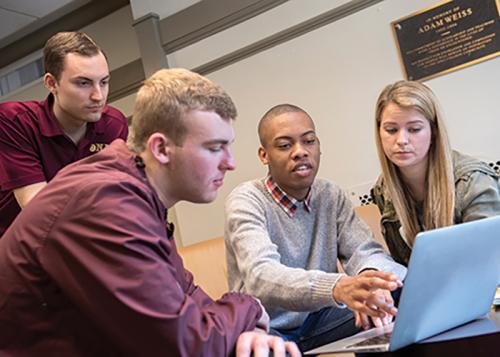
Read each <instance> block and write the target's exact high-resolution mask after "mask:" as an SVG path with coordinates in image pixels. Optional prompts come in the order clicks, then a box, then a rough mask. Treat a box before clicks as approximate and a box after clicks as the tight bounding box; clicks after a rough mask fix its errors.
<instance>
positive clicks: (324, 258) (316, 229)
mask: <svg viewBox="0 0 500 357" xmlns="http://www.w3.org/2000/svg"><path fill="white" fill-rule="evenodd" d="M225 240H226V250H227V265H228V282H229V288H230V289H231V290H235V291H238V292H245V293H247V294H250V295H253V296H255V297H257V298H259V299H260V300H261V301H262V303H263V304H264V306H265V307H266V309H267V311H268V312H269V315H270V317H271V327H273V328H279V329H291V328H295V327H298V326H300V325H301V324H302V323H303V322H304V320H305V319H306V317H307V315H308V313H309V312H313V311H316V310H319V309H321V308H323V307H326V306H332V305H333V306H335V305H336V304H335V301H334V300H333V297H332V289H333V287H334V285H335V284H336V282H337V280H338V279H339V278H340V277H341V276H342V274H339V273H338V271H337V258H338V259H339V260H340V262H341V263H342V266H343V268H344V270H345V271H346V273H347V274H349V275H356V274H358V273H359V272H361V271H362V270H364V269H367V268H375V269H377V270H381V271H392V272H394V273H396V275H397V276H398V277H399V278H400V279H402V278H403V277H404V275H405V274H406V269H405V268H404V267H403V266H401V265H399V264H397V263H395V262H394V261H393V260H392V258H390V257H388V256H387V255H386V254H385V253H384V251H383V249H382V248H381V246H380V245H379V244H378V243H376V242H375V241H374V240H373V238H372V233H371V231H370V229H369V228H368V226H367V225H366V224H365V223H363V222H362V221H361V220H360V219H359V218H358V217H357V216H356V215H355V213H354V210H353V207H352V205H351V202H350V201H349V200H348V199H347V197H346V196H345V194H344V192H343V191H342V190H341V189H340V188H339V187H338V186H337V185H335V184H333V183H331V182H329V181H327V180H323V179H316V180H315V181H314V184H313V186H312V191H311V212H307V211H306V210H305V209H304V207H303V203H300V206H299V208H298V209H297V211H296V213H295V216H293V217H290V216H289V215H288V214H287V213H286V212H285V211H284V210H283V209H282V208H281V206H279V205H278V204H277V203H276V201H274V199H273V198H272V197H271V195H270V194H269V192H268V191H267V190H266V188H265V186H264V179H259V180H254V181H249V182H245V183H243V184H241V185H239V186H238V187H236V188H235V189H234V190H233V192H232V193H231V194H230V195H229V197H228V199H227V201H226V225H225Z"/></svg>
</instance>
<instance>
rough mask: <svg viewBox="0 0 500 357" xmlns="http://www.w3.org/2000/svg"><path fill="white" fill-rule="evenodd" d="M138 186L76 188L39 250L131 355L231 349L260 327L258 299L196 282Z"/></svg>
mask: <svg viewBox="0 0 500 357" xmlns="http://www.w3.org/2000/svg"><path fill="white" fill-rule="evenodd" d="M137 186H138V184H127V183H123V184H121V185H116V184H113V185H112V186H110V187H111V188H107V189H102V188H99V187H93V185H91V184H89V188H88V189H85V188H83V189H79V190H77V193H76V194H75V195H74V196H73V197H72V199H70V200H69V202H68V204H67V205H66V207H65V209H64V210H63V213H61V215H60V216H59V217H58V218H57V219H56V221H55V222H54V224H53V228H52V229H51V231H52V232H53V233H52V234H51V236H50V238H48V239H47V242H46V243H45V245H44V247H43V249H42V250H41V251H40V252H38V254H39V259H40V261H41V264H42V265H43V267H44V269H46V271H47V272H48V273H49V274H50V276H51V277H52V278H53V279H54V280H55V281H56V282H57V284H58V286H59V287H60V288H61V290H62V292H63V293H64V294H65V295H66V296H68V297H69V299H70V300H71V301H72V303H73V304H74V305H75V306H77V308H78V309H79V310H80V311H81V312H82V313H83V314H84V315H85V316H86V317H88V318H89V320H90V321H92V322H93V323H94V324H95V326H96V328H97V329H98V330H100V331H101V332H102V333H103V334H105V335H107V336H108V337H109V339H110V341H112V342H111V343H112V344H113V345H115V346H117V347H118V348H120V349H121V350H122V352H123V354H124V355H143V356H161V355H165V356H167V355H168V356H172V355H179V356H227V355H229V354H231V353H232V351H233V349H234V347H235V345H236V341H237V338H238V336H239V335H240V334H241V333H242V332H244V331H247V330H252V329H253V328H254V327H255V325H256V321H257V320H258V318H259V317H260V315H261V308H260V306H259V304H258V302H257V301H256V300H255V299H253V298H251V297H249V296H246V295H244V294H234V293H233V294H226V295H224V296H223V297H222V298H221V299H219V300H217V301H213V300H211V299H210V298H208V296H207V295H206V294H205V293H204V292H203V291H202V290H201V289H200V288H199V287H195V286H194V285H193V283H192V276H191V275H190V273H187V272H186V271H185V270H184V267H183V266H182V261H181V260H180V258H179V256H178V255H177V252H176V251H175V245H173V244H171V243H170V242H169V240H168V239H167V237H166V232H165V226H164V221H163V217H162V216H161V215H160V214H158V213H157V212H156V211H155V208H154V204H153V203H152V202H149V201H148V199H147V197H145V196H146V195H143V193H142V192H140V190H139V188H138V187H137ZM102 197H106V199H105V200H103V199H101V198H102ZM82 207H83V208H86V209H82ZM90 208H91V209H92V211H91V212H89V211H87V209H90ZM123 212H127V213H126V214H124V213H123ZM186 276H187V277H188V281H186V280H185V279H186Z"/></svg>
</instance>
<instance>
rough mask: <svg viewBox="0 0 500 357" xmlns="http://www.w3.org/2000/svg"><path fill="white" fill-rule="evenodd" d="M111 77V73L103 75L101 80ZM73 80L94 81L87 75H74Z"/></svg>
mask: <svg viewBox="0 0 500 357" xmlns="http://www.w3.org/2000/svg"><path fill="white" fill-rule="evenodd" d="M110 77H111V75H109V74H108V75H107V76H105V77H102V78H101V79H99V81H102V80H105V79H109V78H110ZM71 79H72V80H74V81H78V80H85V81H90V82H93V81H94V80H93V79H92V78H88V77H85V76H76V77H73V78H71Z"/></svg>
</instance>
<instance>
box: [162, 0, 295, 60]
mask: <svg viewBox="0 0 500 357" xmlns="http://www.w3.org/2000/svg"><path fill="white" fill-rule="evenodd" d="M286 1H287V0H238V1H235V0H202V1H201V2H198V3H196V4H194V5H192V6H190V7H188V8H186V9H184V10H182V11H180V12H178V13H176V14H173V15H171V16H169V17H166V18H164V19H163V20H162V21H160V33H161V38H162V40H163V49H164V50H165V52H166V53H172V52H175V51H177V50H180V49H181V48H183V47H186V46H189V45H190V44H193V43H195V42H198V41H200V40H202V39H204V38H206V37H209V36H211V35H213V34H215V33H217V32H220V31H222V30H225V29H227V28H229V27H231V26H234V25H237V24H239V23H240V22H243V21H245V20H247V19H249V18H252V17H254V16H257V15H259V14H261V13H263V12H266V11H268V10H269V9H272V8H273V7H275V6H278V5H281V4H283V3H284V2H286Z"/></svg>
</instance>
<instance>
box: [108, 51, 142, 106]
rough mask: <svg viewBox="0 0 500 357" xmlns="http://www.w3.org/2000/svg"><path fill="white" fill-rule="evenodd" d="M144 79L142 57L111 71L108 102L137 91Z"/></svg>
mask: <svg viewBox="0 0 500 357" xmlns="http://www.w3.org/2000/svg"><path fill="white" fill-rule="evenodd" d="M144 79H145V75H144V69H143V66H142V61H141V60H140V59H138V60H135V61H133V62H130V63H128V64H126V65H124V66H121V67H119V68H117V69H115V70H113V71H111V80H110V91H109V95H108V102H110V103H111V102H114V101H115V100H118V99H121V98H123V97H126V96H127V95H130V94H132V93H135V92H136V91H137V90H138V89H139V87H140V86H141V84H142V82H143V81H144Z"/></svg>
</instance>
